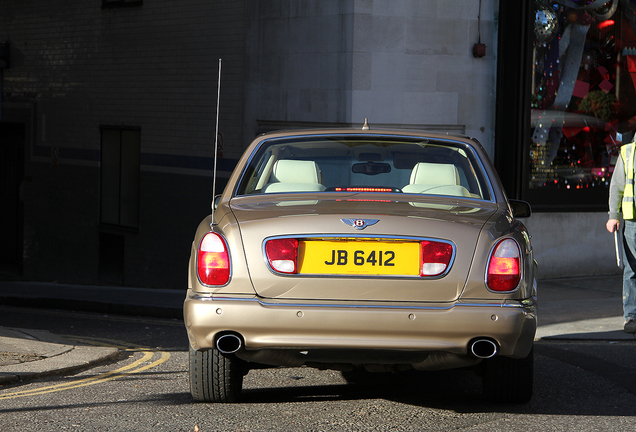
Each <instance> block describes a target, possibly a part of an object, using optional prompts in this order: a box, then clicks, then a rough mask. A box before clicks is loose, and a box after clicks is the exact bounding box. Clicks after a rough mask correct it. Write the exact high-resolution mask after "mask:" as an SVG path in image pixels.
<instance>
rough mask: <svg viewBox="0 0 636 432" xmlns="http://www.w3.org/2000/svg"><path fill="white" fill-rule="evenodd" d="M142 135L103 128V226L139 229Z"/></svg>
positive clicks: (118, 129)
mask: <svg viewBox="0 0 636 432" xmlns="http://www.w3.org/2000/svg"><path fill="white" fill-rule="evenodd" d="M140 153H141V131H140V130H139V129H126V128H117V127H102V128H101V159H100V222H101V223H102V224H105V225H111V226H116V227H122V228H130V229H136V228H138V227H139V177H140V175H139V174H140Z"/></svg>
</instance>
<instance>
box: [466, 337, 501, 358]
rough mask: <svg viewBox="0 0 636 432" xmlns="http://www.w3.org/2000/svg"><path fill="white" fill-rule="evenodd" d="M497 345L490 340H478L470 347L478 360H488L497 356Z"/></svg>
mask: <svg viewBox="0 0 636 432" xmlns="http://www.w3.org/2000/svg"><path fill="white" fill-rule="evenodd" d="M497 349H498V348H497V344H496V343H494V342H493V341H491V340H490V339H477V340H476V341H474V342H473V343H472V344H471V345H470V352H471V353H472V354H473V355H474V356H475V357H477V358H481V359H487V358H491V357H493V356H494V355H495V354H497Z"/></svg>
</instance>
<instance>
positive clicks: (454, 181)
mask: <svg viewBox="0 0 636 432" xmlns="http://www.w3.org/2000/svg"><path fill="white" fill-rule="evenodd" d="M402 192H404V193H417V194H433V195H449V196H463V197H469V196H471V195H470V192H468V190H467V189H466V188H465V187H463V186H461V185H460V180H459V173H458V172H457V168H456V167H455V165H452V164H437V163H427V162H419V163H417V164H415V166H414V167H413V170H412V171H411V178H410V180H409V184H408V185H406V186H404V187H403V188H402Z"/></svg>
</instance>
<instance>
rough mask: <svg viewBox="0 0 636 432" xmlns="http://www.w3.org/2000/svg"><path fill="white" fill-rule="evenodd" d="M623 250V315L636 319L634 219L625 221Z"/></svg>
mask: <svg viewBox="0 0 636 432" xmlns="http://www.w3.org/2000/svg"><path fill="white" fill-rule="evenodd" d="M623 252H624V255H623V258H624V260H623V261H624V263H625V269H624V270H623V315H624V316H625V321H627V320H630V319H633V320H635V321H636V221H633V220H627V221H625V228H624V231H623Z"/></svg>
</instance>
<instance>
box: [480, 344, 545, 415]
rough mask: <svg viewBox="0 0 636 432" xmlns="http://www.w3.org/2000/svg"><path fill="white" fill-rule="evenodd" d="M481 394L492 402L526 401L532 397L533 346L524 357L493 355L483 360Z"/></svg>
mask: <svg viewBox="0 0 636 432" xmlns="http://www.w3.org/2000/svg"><path fill="white" fill-rule="evenodd" d="M483 367H484V368H483V381H482V383H483V394H484V396H485V397H486V398H487V399H488V400H490V401H492V402H504V403H505V402H508V403H526V402H529V401H530V399H531V398H532V387H533V374H534V347H533V348H532V349H531V350H530V354H528V356H527V357H526V358H521V359H515V358H509V357H500V356H495V357H493V358H490V359H487V360H484V362H483Z"/></svg>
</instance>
